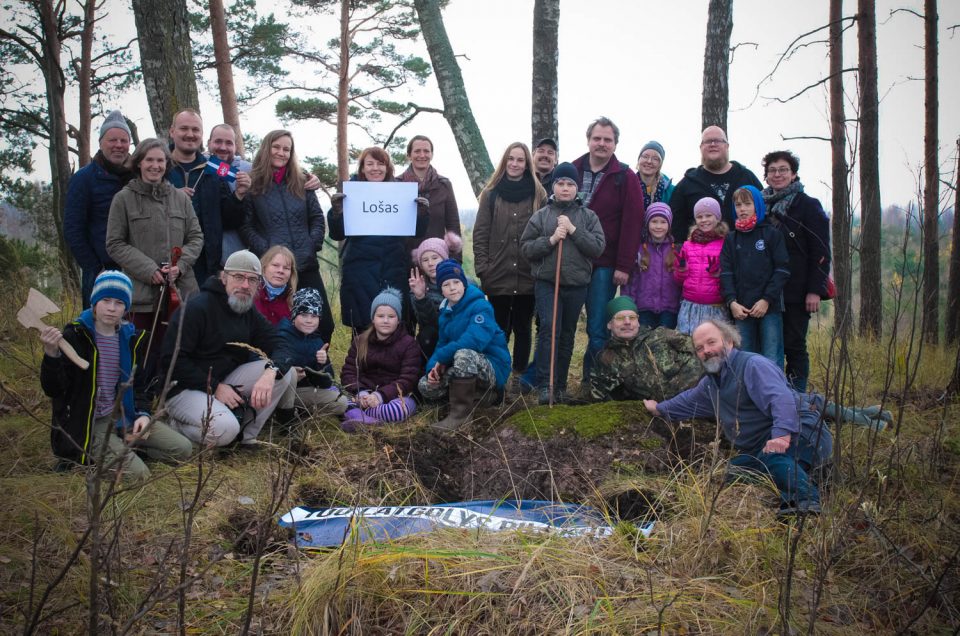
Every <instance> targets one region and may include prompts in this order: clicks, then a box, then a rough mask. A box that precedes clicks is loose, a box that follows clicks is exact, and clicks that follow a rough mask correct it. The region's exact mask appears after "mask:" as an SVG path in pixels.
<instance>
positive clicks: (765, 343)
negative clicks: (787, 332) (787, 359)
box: [735, 312, 783, 369]
mask: <svg viewBox="0 0 960 636" xmlns="http://www.w3.org/2000/svg"><path fill="white" fill-rule="evenodd" d="M735 322H736V323H737V331H739V332H740V340H741V342H740V349H741V350H743V351H751V352H753V353H759V354H761V355H762V356H763V357H764V358H767V359H768V360H770V361H771V362H773V363H774V364H775V365H777V366H778V367H779V368H781V369H782V368H783V315H782V314H780V313H779V312H777V313H768V314H767V315H766V316H764V317H763V318H744V319H743V320H737V321H735Z"/></svg>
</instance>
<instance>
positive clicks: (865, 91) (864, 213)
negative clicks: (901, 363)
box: [857, 0, 883, 338]
mask: <svg viewBox="0 0 960 636" xmlns="http://www.w3.org/2000/svg"><path fill="white" fill-rule="evenodd" d="M857 13H858V17H857V44H858V49H859V51H858V52H859V56H860V65H859V75H860V300H861V304H860V335H861V336H863V335H872V336H874V337H877V338H879V337H880V335H881V333H882V330H883V325H882V322H883V296H882V291H881V288H880V144H879V109H880V108H879V100H878V97H877V13H876V1H875V0H859V1H858V8H857Z"/></svg>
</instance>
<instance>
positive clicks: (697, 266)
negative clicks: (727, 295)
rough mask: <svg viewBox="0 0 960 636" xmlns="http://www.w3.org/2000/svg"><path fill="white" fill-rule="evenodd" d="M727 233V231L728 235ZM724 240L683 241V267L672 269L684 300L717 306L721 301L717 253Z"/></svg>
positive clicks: (718, 254) (681, 255)
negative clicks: (680, 286)
mask: <svg viewBox="0 0 960 636" xmlns="http://www.w3.org/2000/svg"><path fill="white" fill-rule="evenodd" d="M728 234H729V232H728ZM723 241H724V239H723V238H716V239H714V240H712V241H710V242H709V243H695V242H694V241H690V240H688V241H686V242H685V243H684V244H683V248H682V249H681V250H680V258H679V259H678V260H680V261H683V263H684V267H683V268H679V267H678V268H676V269H674V270H673V277H674V279H675V280H676V281H677V282H678V283H680V284H681V285H682V286H683V291H682V294H681V295H682V297H683V299H684V300H686V301H689V302H691V303H696V304H698V305H717V304H720V303H722V302H723V294H722V293H721V292H720V252H721V250H723Z"/></svg>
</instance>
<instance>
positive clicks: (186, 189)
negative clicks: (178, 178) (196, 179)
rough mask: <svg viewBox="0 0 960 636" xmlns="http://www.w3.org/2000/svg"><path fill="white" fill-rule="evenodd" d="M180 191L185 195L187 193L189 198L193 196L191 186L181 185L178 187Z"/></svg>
mask: <svg viewBox="0 0 960 636" xmlns="http://www.w3.org/2000/svg"><path fill="white" fill-rule="evenodd" d="M180 192H183V193H184V194H185V195H187V196H188V197H190V198H191V199H192V198H193V188H190V187H187V186H183V187H182V188H180Z"/></svg>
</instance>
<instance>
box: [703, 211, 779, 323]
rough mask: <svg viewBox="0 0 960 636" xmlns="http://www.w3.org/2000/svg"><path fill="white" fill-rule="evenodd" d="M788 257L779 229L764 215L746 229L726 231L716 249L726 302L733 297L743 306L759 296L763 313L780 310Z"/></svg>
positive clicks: (728, 302) (728, 303)
mask: <svg viewBox="0 0 960 636" xmlns="http://www.w3.org/2000/svg"><path fill="white" fill-rule="evenodd" d="M789 264H790V257H789V256H788V255H787V248H786V245H784V240H783V233H781V232H780V230H779V229H777V228H775V227H773V226H772V225H770V222H769V221H768V220H767V219H764V220H762V221H760V222H759V223H757V225H756V226H755V227H754V228H753V229H752V230H750V231H749V232H741V231H739V230H735V231H732V232H730V233H729V234H727V238H725V239H724V240H723V249H721V250H720V290H721V292H722V293H723V300H724V303H726V305H727V306H729V305H730V303H732V302H733V301H737V302H738V303H740V304H741V305H743V306H744V307H746V308H747V309H750V308H751V307H753V305H754V303H756V302H757V301H758V300H760V299H761V298H763V299H764V300H766V301H767V302H768V303H769V304H770V307H769V309H767V313H775V312H780V311H782V310H783V286H784V284H785V283H786V282H787V279H788V278H789V277H790V270H789V269H788V267H789Z"/></svg>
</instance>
